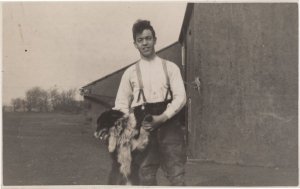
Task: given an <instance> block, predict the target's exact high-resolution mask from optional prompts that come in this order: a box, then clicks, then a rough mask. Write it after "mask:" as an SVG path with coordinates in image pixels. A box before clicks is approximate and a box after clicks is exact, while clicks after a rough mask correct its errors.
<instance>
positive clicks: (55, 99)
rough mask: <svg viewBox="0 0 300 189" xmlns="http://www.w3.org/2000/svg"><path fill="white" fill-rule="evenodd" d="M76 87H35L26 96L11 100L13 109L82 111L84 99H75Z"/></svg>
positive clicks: (27, 110) (26, 110) (24, 110)
mask: <svg viewBox="0 0 300 189" xmlns="http://www.w3.org/2000/svg"><path fill="white" fill-rule="evenodd" d="M76 91H77V90H76V89H68V90H63V91H59V90H58V89H57V88H51V89H49V90H45V89H42V88H41V87H33V88H31V89H29V90H27V91H26V94H25V98H14V99H12V100H11V106H12V110H13V111H14V112H15V111H23V112H32V111H35V112H77V113H78V112H80V111H81V110H82V108H83V101H77V100H76V99H75V96H76Z"/></svg>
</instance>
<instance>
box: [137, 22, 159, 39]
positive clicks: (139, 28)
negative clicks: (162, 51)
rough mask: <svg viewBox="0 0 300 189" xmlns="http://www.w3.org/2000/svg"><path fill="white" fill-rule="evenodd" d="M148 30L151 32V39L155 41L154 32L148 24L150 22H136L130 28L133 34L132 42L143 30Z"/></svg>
mask: <svg viewBox="0 0 300 189" xmlns="http://www.w3.org/2000/svg"><path fill="white" fill-rule="evenodd" d="M147 29H148V30H150V31H151V32H152V35H153V38H154V39H156V36H155V31H154V29H153V27H152V26H151V24H150V21H148V20H137V21H136V22H135V23H134V24H133V27H132V34H133V40H134V41H135V38H136V36H137V34H140V33H142V32H143V31H144V30H147Z"/></svg>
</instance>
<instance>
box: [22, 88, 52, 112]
mask: <svg viewBox="0 0 300 189" xmlns="http://www.w3.org/2000/svg"><path fill="white" fill-rule="evenodd" d="M26 106H27V110H28V111H32V110H33V109H35V110H37V111H48V110H49V103H48V93H47V91H45V90H44V89H42V88H40V87H33V88H31V89H29V90H28V91H26Z"/></svg>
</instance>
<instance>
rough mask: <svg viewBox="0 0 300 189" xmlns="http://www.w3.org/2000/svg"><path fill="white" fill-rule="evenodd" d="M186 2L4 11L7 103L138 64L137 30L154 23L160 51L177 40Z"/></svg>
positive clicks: (12, 6) (24, 6)
mask: <svg viewBox="0 0 300 189" xmlns="http://www.w3.org/2000/svg"><path fill="white" fill-rule="evenodd" d="M185 8H186V4H185V3H181V2H176V3H174V2H172V3H162V2H152V3H150V2H131V3H128V2H127V3H120V2H115V3H112V2H110V3H108V2H50V3H49V2H48V3H44V2H35V3H32V2H23V3H17V2H15V3H12V2H11V3H4V5H3V71H4V72H3V103H4V104H9V103H10V100H11V98H17V97H21V98H23V97H24V96H25V91H26V90H27V89H29V88H31V87H34V86H40V87H42V88H44V89H49V88H51V87H54V86H56V87H57V88H59V89H70V88H77V89H79V88H80V87H82V86H84V85H86V84H88V83H90V82H92V81H94V80H96V79H99V78H101V77H103V76H105V75H107V74H109V73H111V72H114V71H116V70H118V69H120V68H122V67H124V66H126V65H128V64H131V63H132V62H134V61H135V60H137V59H138V58H139V54H138V52H137V50H136V49H135V48H134V46H133V39H132V31H131V28H132V24H133V23H134V22H135V21H136V20H137V19H149V20H150V21H151V23H152V25H153V27H154V29H155V30H156V35H157V38H158V40H157V45H156V50H159V49H161V48H163V47H166V46H168V45H170V44H172V43H174V42H176V41H177V40H178V37H179V33H180V29H181V25H182V21H183V17H184V13H185Z"/></svg>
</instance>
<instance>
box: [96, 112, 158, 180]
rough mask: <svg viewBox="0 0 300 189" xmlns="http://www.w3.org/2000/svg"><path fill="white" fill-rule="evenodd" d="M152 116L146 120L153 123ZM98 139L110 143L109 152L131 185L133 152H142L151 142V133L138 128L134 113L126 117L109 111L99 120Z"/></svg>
mask: <svg viewBox="0 0 300 189" xmlns="http://www.w3.org/2000/svg"><path fill="white" fill-rule="evenodd" d="M151 118H152V117H151V116H147V117H146V118H145V119H146V120H147V121H150V122H151ZM94 135H95V137H96V138H99V139H101V140H105V141H108V151H109V152H110V153H111V154H112V158H113V159H115V160H117V161H118V163H119V171H120V173H121V174H122V175H123V176H124V178H125V184H126V185H131V184H132V183H131V180H130V174H131V163H132V152H133V151H134V150H139V151H142V150H143V149H145V148H146V146H147V144H148V142H149V132H148V131H146V130H145V129H143V127H141V126H137V122H136V118H135V116H134V114H133V113H130V114H129V116H125V115H124V113H123V112H121V111H118V110H108V111H105V112H104V113H102V114H101V115H100V116H99V118H98V120H97V129H96V132H95V133H94Z"/></svg>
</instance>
